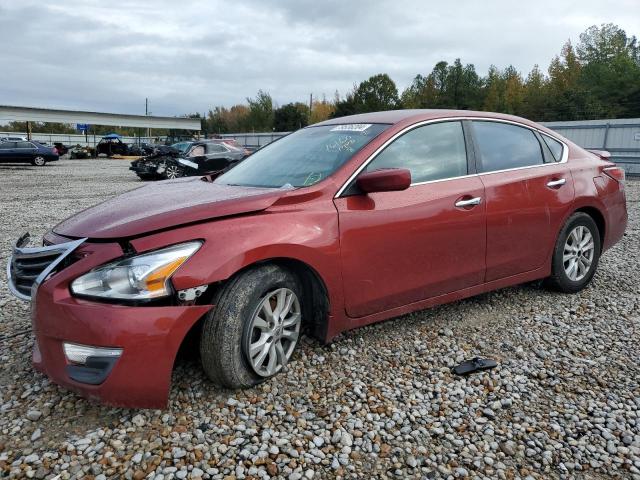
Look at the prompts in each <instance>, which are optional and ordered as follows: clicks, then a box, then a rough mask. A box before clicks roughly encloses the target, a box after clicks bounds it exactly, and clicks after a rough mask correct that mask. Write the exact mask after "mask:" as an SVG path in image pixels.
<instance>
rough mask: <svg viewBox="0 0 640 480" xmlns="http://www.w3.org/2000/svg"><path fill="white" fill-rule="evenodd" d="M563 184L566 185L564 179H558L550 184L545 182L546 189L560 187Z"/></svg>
mask: <svg viewBox="0 0 640 480" xmlns="http://www.w3.org/2000/svg"><path fill="white" fill-rule="evenodd" d="M565 183H567V179H566V178H560V179H558V180H551V181H550V182H547V187H551V188H554V187H561V186H562V185H564V184H565Z"/></svg>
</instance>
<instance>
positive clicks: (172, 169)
mask: <svg viewBox="0 0 640 480" xmlns="http://www.w3.org/2000/svg"><path fill="white" fill-rule="evenodd" d="M163 175H164V178H166V179H169V180H172V179H175V178H180V177H183V176H184V169H183V168H182V167H181V166H180V165H178V164H177V163H167V166H166V167H165V170H164V173H163Z"/></svg>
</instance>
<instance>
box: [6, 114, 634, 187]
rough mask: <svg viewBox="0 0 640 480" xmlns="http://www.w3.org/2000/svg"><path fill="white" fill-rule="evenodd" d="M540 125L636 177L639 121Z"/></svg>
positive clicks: (69, 139) (244, 141) (246, 141)
mask: <svg viewBox="0 0 640 480" xmlns="http://www.w3.org/2000/svg"><path fill="white" fill-rule="evenodd" d="M543 125H545V126H546V127H548V128H550V129H551V130H554V131H556V132H558V133H559V134H560V135H562V136H564V137H567V138H568V139H569V140H571V141H573V142H575V143H577V144H578V145H580V146H581V147H583V148H593V149H598V150H608V151H609V152H611V155H612V160H613V161H615V162H616V163H618V164H619V165H620V166H622V167H623V168H624V169H625V170H626V172H627V174H628V175H640V118H628V119H610V120H581V121H576V122H543ZM289 133H290V132H272V133H226V134H222V135H217V136H219V137H222V138H233V139H235V140H236V141H237V142H238V143H240V144H241V145H244V146H246V147H252V148H260V147H263V146H265V145H267V144H269V143H271V142H273V141H274V140H277V139H278V138H281V137H284V136H285V135H288V134H289ZM18 135H20V136H25V137H26V133H15V132H0V137H3V136H18ZM32 138H33V139H34V140H36V141H40V142H45V143H48V144H53V143H55V142H62V143H64V144H65V145H76V144H80V145H86V146H92V147H93V146H95V145H96V144H97V143H98V142H99V141H100V138H101V136H100V135H88V136H86V137H85V135H79V134H75V135H74V134H70V135H67V134H55V133H51V134H49V133H34V134H32ZM165 140H166V137H122V141H123V142H125V143H128V144H138V143H163V142H164V141H165Z"/></svg>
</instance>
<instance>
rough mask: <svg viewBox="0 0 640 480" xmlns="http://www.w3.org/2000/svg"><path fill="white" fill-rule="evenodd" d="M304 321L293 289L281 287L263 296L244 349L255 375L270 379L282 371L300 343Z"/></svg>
mask: <svg viewBox="0 0 640 480" xmlns="http://www.w3.org/2000/svg"><path fill="white" fill-rule="evenodd" d="M301 320H302V311H301V309H300V301H299V300H298V297H297V295H296V294H295V293H294V292H293V291H292V290H289V289H288V288H279V289H277V290H274V291H272V292H270V293H268V294H267V295H265V296H264V297H262V299H261V300H260V303H259V304H258V308H257V309H256V311H255V313H254V314H253V318H252V319H251V322H250V324H249V326H248V328H249V330H248V333H249V335H248V342H247V345H246V348H245V354H246V356H247V359H248V360H249V364H250V365H251V368H252V369H253V371H254V372H256V373H257V374H258V375H260V376H261V377H270V376H272V375H274V374H276V373H277V372H279V371H280V370H282V368H283V367H284V366H285V365H286V364H287V362H288V361H289V358H291V354H292V353H293V351H294V350H295V348H296V344H297V343H298V337H299V336H300V325H301V323H302V322H301Z"/></svg>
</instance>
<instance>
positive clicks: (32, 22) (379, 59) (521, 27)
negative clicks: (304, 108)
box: [0, 0, 638, 115]
mask: <svg viewBox="0 0 640 480" xmlns="http://www.w3.org/2000/svg"><path fill="white" fill-rule="evenodd" d="M636 18H637V4H636V2H635V1H633V2H632V1H629V0H622V1H617V2H613V3H611V2H609V3H606V4H604V3H602V2H599V1H595V0H584V1H576V0H571V1H567V2H556V1H552V0H541V1H538V2H535V3H533V2H527V3H522V2H515V3H514V2H510V1H507V0H494V1H492V2H475V1H472V0H463V1H456V2H446V3H443V2H427V1H421V0H395V1H389V0H383V1H377V2H370V1H362V0H356V1H344V0H341V1H338V0H326V1H317V0H314V1H311V0H282V1H266V0H262V1H258V0H237V1H234V2H223V1H220V0H217V1H204V0H203V1H188V0H183V1H181V2H175V1H169V0H162V1H155V2H143V1H133V2H132V1H126V2H125V1H112V2H109V3H108V4H105V3H104V2H100V1H97V0H85V1H82V2H79V1H62V0H60V1H57V2H55V3H54V2H47V3H42V2H38V1H35V0H21V1H17V0H15V1H9V0H0V41H1V42H2V45H3V46H4V48H3V49H2V51H1V53H0V62H1V65H2V68H1V69H0V86H1V87H0V104H12V105H27V106H43V107H59V108H76V109H87V110H99V111H110V112H122V113H142V112H144V99H145V97H148V98H149V99H150V105H151V111H152V112H153V113H154V114H157V115H179V114H183V113H188V112H196V111H199V112H204V111H206V110H207V109H209V108H211V107H212V106H214V105H226V106H230V105H232V104H234V103H239V102H244V101H245V98H246V97H247V96H254V95H255V93H256V92H257V91H258V89H263V90H266V91H269V92H270V93H271V94H272V96H273V98H274V100H275V101H276V102H277V103H279V104H284V103H287V102H290V101H307V100H308V96H309V93H311V92H313V93H314V95H316V96H318V95H322V94H326V95H327V96H328V97H332V96H333V94H334V92H335V91H336V90H339V91H340V92H341V93H342V94H344V93H346V92H347V91H348V90H350V89H351V88H352V87H353V85H354V83H357V82H359V81H361V80H364V79H366V78H368V77H369V76H371V75H373V74H376V73H380V72H386V73H388V74H389V75H391V77H392V78H393V79H394V80H395V81H396V82H397V84H398V87H399V88H400V90H402V89H403V88H405V87H406V86H407V85H408V84H409V83H410V82H411V79H412V78H413V77H414V76H415V75H416V74H418V73H421V74H425V73H428V72H429V71H430V70H431V68H432V67H433V65H434V64H435V63H436V62H438V61H439V60H446V61H449V62H452V61H453V60H454V59H455V58H457V57H460V58H461V59H462V61H463V63H473V64H475V66H476V68H477V70H478V71H479V73H481V74H484V73H486V70H487V69H488V67H489V66H490V65H491V64H496V65H497V66H499V67H502V68H503V67H505V66H507V65H509V64H513V65H514V66H515V67H516V68H517V69H519V70H520V71H522V72H523V74H524V75H526V73H527V72H528V71H529V70H530V69H531V68H532V67H533V65H534V64H539V65H540V66H541V68H542V69H543V70H546V68H547V66H548V64H549V61H550V60H551V58H552V57H553V56H554V55H555V54H557V53H559V51H560V48H561V46H562V44H563V43H564V42H565V41H566V40H567V39H572V40H573V41H574V42H577V41H578V36H579V34H580V33H581V32H582V31H584V30H585V29H586V28H587V27H588V26H590V25H592V24H600V23H606V22H613V23H617V24H618V25H620V26H621V27H622V28H625V29H626V30H627V33H628V34H637V33H638V32H634V31H633V30H632V29H633V28H634V27H635V28H637V25H633V19H636Z"/></svg>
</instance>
